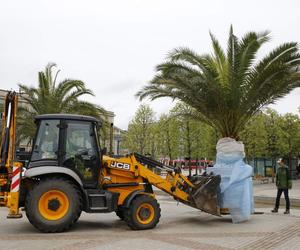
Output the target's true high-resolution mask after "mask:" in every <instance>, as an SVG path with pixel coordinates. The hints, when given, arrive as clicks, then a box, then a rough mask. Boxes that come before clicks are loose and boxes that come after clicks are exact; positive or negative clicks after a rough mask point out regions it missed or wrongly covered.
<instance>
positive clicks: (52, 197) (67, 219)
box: [25, 177, 82, 233]
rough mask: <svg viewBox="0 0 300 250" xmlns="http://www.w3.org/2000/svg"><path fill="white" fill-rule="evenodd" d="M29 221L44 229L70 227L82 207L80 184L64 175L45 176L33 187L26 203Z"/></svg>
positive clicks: (48, 231) (44, 230)
mask: <svg viewBox="0 0 300 250" xmlns="http://www.w3.org/2000/svg"><path fill="white" fill-rule="evenodd" d="M25 209H26V216H27V218H28V220H29V221H30V223H31V224H32V225H33V226H34V227H36V228H37V229H38V230H40V231H42V232H45V233H50V232H51V233H57V232H62V231H65V230H68V229H69V228H70V227H71V226H73V224H74V223H75V222H76V221H77V220H78V218H79V216H80V214H81V211H82V198H81V194H80V191H79V190H78V188H77V186H76V185H75V184H74V183H72V182H71V181H69V180H67V179H64V178H55V177H53V178H47V179H42V180H41V181H40V182H39V184H37V185H35V186H34V187H33V189H32V190H30V191H29V192H28V194H27V197H26V203H25Z"/></svg>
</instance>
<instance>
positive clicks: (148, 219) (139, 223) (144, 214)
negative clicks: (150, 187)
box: [124, 195, 161, 230]
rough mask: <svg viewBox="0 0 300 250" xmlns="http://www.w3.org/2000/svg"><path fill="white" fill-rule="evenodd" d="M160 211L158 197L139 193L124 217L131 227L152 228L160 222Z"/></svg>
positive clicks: (138, 228) (139, 228) (137, 228)
mask: <svg viewBox="0 0 300 250" xmlns="http://www.w3.org/2000/svg"><path fill="white" fill-rule="evenodd" d="M160 211H161V210H160V207H159V204H158V202H157V200H156V199H154V198H153V197H151V196H149V195H138V196H136V197H135V198H134V199H133V201H132V203H131V204H130V207H129V209H128V210H127V211H126V213H125V217H124V219H125V221H126V223H127V225H128V226H129V227H130V228H131V229H134V230H144V229H151V228H154V227H155V226H156V224H157V223H158V222H159V219H160Z"/></svg>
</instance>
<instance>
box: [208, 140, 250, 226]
mask: <svg viewBox="0 0 300 250" xmlns="http://www.w3.org/2000/svg"><path fill="white" fill-rule="evenodd" d="M216 148H217V161H216V164H215V165H214V167H213V168H210V169H209V171H210V172H213V173H214V174H219V175H221V184H220V190H219V193H218V202H219V205H220V207H221V208H228V209H229V211H230V214H231V216H232V222H233V223H238V222H242V221H246V220H249V219H250V214H251V213H253V211H254V201H253V187H252V178H251V176H252V172H253V169H252V167H251V166H249V165H247V164H245V162H244V161H243V159H244V157H245V152H244V144H243V143H242V142H237V141H236V140H234V139H232V138H222V139H220V140H219V141H218V143H217V147H216Z"/></svg>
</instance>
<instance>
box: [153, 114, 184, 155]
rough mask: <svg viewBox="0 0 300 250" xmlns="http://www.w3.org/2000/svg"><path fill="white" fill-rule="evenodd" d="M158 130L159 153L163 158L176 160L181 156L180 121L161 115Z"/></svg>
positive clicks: (170, 116)
mask: <svg viewBox="0 0 300 250" xmlns="http://www.w3.org/2000/svg"><path fill="white" fill-rule="evenodd" d="M157 126H158V128H159V130H158V142H159V143H158V149H159V150H158V153H159V155H160V156H161V157H163V158H166V157H168V158H169V159H170V160H174V159H175V158H177V157H178V156H179V151H178V149H179V140H180V138H179V136H180V135H179V124H178V120H177V119H176V118H175V117H174V116H172V115H170V114H164V115H161V117H160V119H159V121H158V122H157Z"/></svg>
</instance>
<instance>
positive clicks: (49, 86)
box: [18, 63, 104, 139]
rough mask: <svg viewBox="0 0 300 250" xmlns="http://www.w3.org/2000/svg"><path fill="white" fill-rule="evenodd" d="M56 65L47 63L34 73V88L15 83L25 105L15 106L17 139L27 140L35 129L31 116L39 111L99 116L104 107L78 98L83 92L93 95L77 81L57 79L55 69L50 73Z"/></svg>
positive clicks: (82, 83)
mask: <svg viewBox="0 0 300 250" xmlns="http://www.w3.org/2000/svg"><path fill="white" fill-rule="evenodd" d="M55 67H56V64H53V63H49V64H48V65H47V66H46V68H45V71H41V72H39V73H38V87H32V86H31V87H28V86H27V85H24V84H19V87H20V91H21V93H22V98H23V99H24V100H25V101H26V103H27V105H23V106H21V107H19V116H18V122H19V124H18V132H19V133H18V134H19V139H31V138H33V137H34V133H35V130H34V129H33V128H34V127H35V126H34V117H35V116H36V115H40V114H51V113H73V114H83V115H91V116H94V117H96V118H99V117H100V115H101V114H103V113H104V110H103V109H102V108H100V107H97V106H95V105H93V104H91V103H89V102H86V101H83V100H80V99H79V98H80V97H82V96H84V95H93V92H92V91H91V90H89V89H87V88H86V87H85V84H84V82H82V81H80V80H72V79H65V80H62V81H60V82H57V78H58V74H59V72H60V71H59V70H58V71H56V72H53V69H54V68H55Z"/></svg>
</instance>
